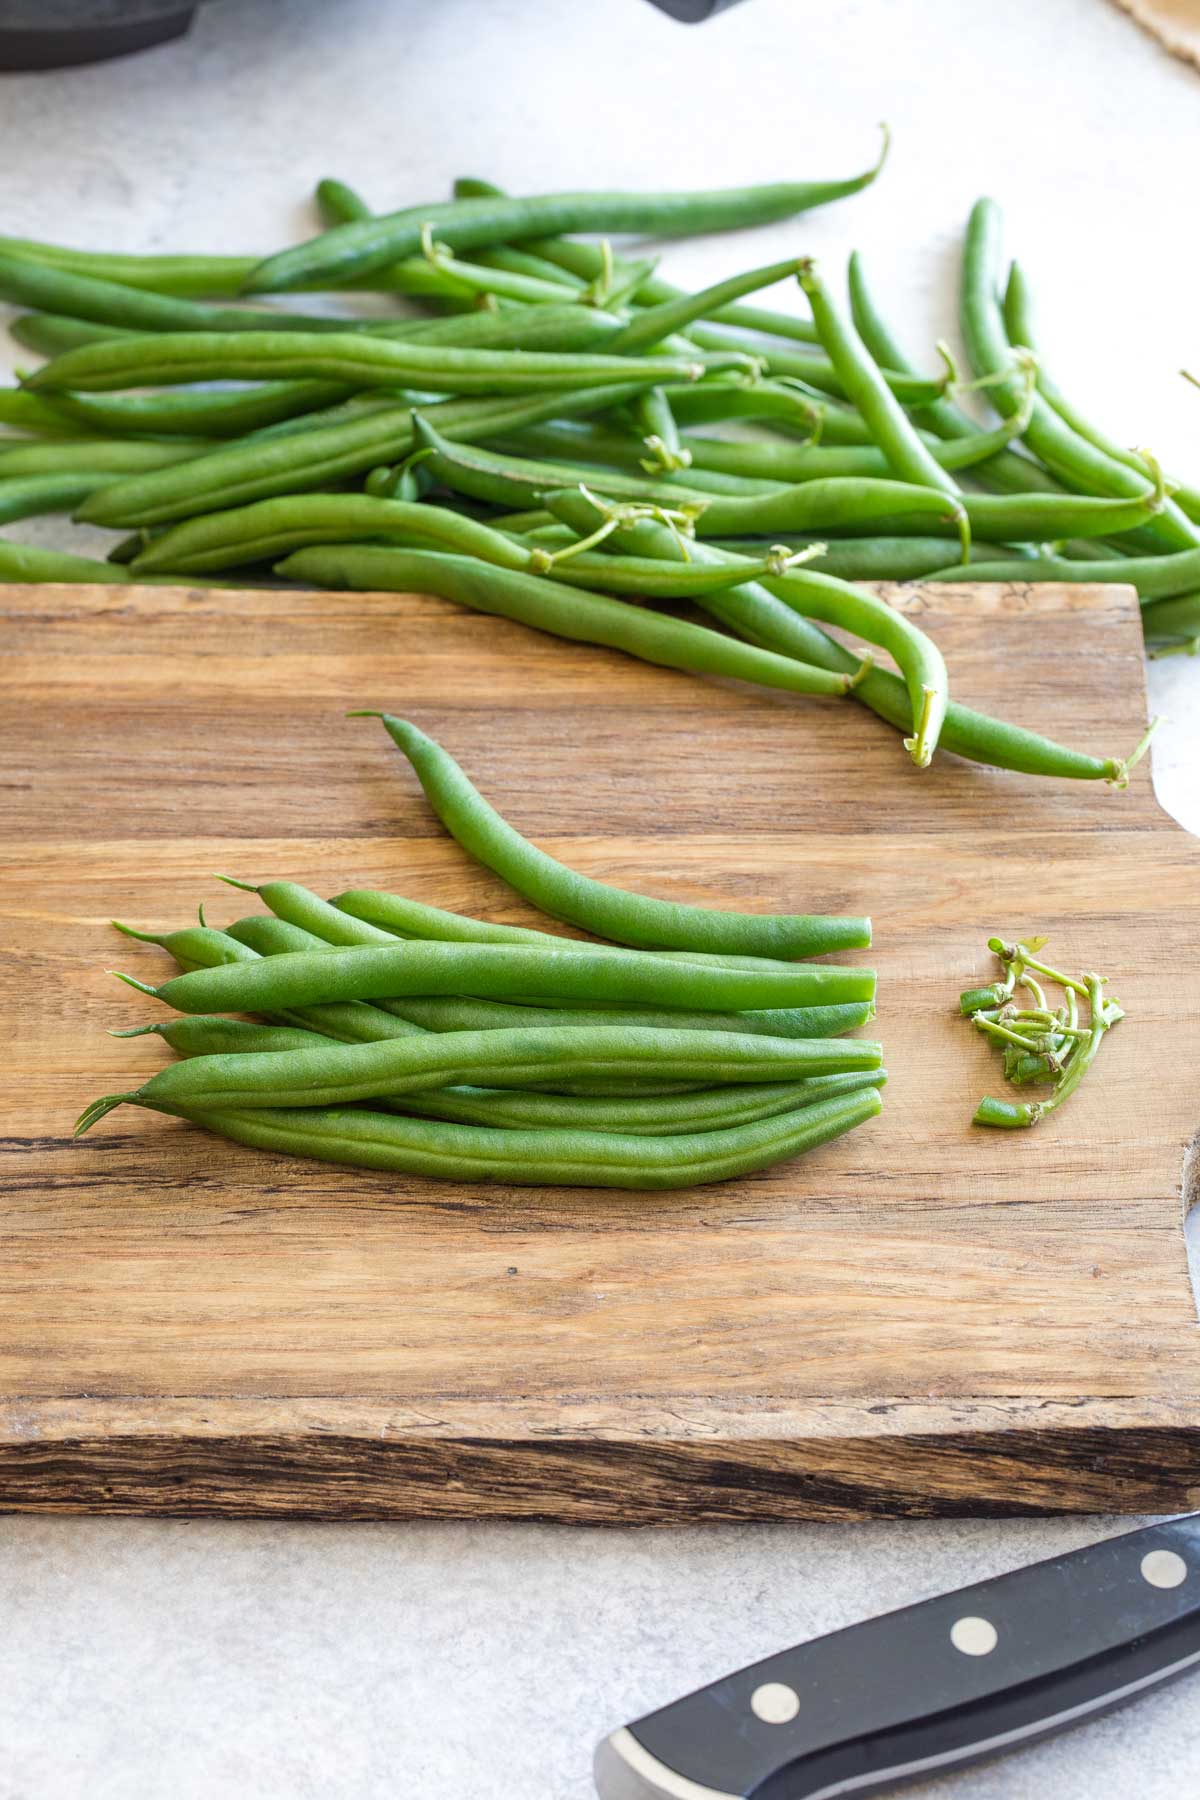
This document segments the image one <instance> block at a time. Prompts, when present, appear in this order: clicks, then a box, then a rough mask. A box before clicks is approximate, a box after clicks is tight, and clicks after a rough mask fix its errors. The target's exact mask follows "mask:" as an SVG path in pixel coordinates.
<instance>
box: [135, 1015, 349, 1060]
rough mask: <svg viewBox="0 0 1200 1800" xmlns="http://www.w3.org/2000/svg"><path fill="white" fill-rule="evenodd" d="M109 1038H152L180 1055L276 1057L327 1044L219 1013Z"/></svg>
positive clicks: (287, 1028) (308, 1034) (309, 1034)
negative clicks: (271, 1055) (254, 1055)
mask: <svg viewBox="0 0 1200 1800" xmlns="http://www.w3.org/2000/svg"><path fill="white" fill-rule="evenodd" d="M110 1035H111V1036H112V1037H119V1038H135V1037H148V1036H151V1035H154V1036H157V1037H160V1038H162V1040H163V1042H164V1043H165V1044H169V1045H170V1047H171V1049H172V1050H176V1051H178V1053H179V1055H180V1056H242V1055H246V1056H249V1055H253V1054H255V1053H258V1054H260V1055H270V1054H275V1055H278V1054H281V1053H282V1052H284V1051H286V1050H319V1049H320V1048H321V1047H322V1046H323V1045H324V1044H325V1043H326V1042H327V1041H328V1040H327V1039H326V1038H324V1037H322V1035H321V1033H320V1032H319V1031H304V1030H301V1029H300V1028H299V1027H297V1026H293V1025H255V1024H252V1023H250V1021H249V1020H245V1019H226V1018H222V1017H221V1016H220V1014H213V1015H212V1016H211V1017H205V1016H203V1015H201V1014H197V1015H195V1016H192V1017H189V1016H186V1015H185V1016H184V1017H182V1018H178V1019H162V1020H160V1021H158V1022H157V1023H156V1024H154V1025H135V1026H134V1027H133V1028H132V1030H129V1031H114V1032H112V1033H111V1034H110Z"/></svg>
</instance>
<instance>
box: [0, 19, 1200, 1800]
mask: <svg viewBox="0 0 1200 1800" xmlns="http://www.w3.org/2000/svg"><path fill="white" fill-rule="evenodd" d="M883 118H886V119H887V120H888V121H889V123H890V124H891V126H892V128H893V130H894V133H895V148H894V152H893V157H892V161H891V164H890V167H889V169H888V171H887V174H886V177H885V178H884V179H883V180H882V181H880V182H879V183H878V184H877V185H876V187H875V188H873V189H872V190H870V191H869V192H868V193H866V194H864V195H861V196H859V197H857V198H856V199H854V200H852V201H849V202H846V203H843V204H842V205H840V206H837V207H833V208H829V209H826V210H824V211H822V212H818V213H814V214H810V215H809V216H808V217H807V218H805V219H802V220H800V221H798V222H797V223H795V224H793V225H790V226H786V225H785V226H778V227H775V228H773V229H772V230H769V231H763V232H759V233H756V234H754V235H753V236H752V237H748V238H743V239H741V240H740V241H738V242H733V241H730V240H725V241H721V240H715V241H709V242H707V243H697V244H683V245H680V246H679V247H678V248H673V249H671V250H670V251H669V252H668V255H667V259H666V265H665V266H666V267H667V269H668V271H669V273H670V274H672V275H673V276H677V277H678V278H679V279H681V280H683V281H689V282H693V283H697V284H698V283H699V282H701V281H703V280H705V279H715V278H716V276H717V275H718V274H720V273H725V272H728V271H730V270H731V269H734V268H737V267H739V266H743V265H744V264H745V263H748V262H751V261H754V260H758V259H760V258H761V259H762V260H766V258H767V257H769V256H772V255H780V256H782V255H786V254H787V253H788V252H789V251H790V250H791V249H793V248H799V247H801V246H802V247H804V248H805V249H811V250H813V251H816V252H819V253H823V254H826V255H827V256H829V257H833V256H840V255H843V254H844V253H845V252H846V251H848V250H849V249H851V248H852V247H855V246H857V247H859V248H860V249H862V250H863V251H864V252H865V253H869V256H870V265H871V268H872V270H873V271H874V273H875V275H876V279H877V282H878V285H879V287H880V290H881V292H882V294H883V295H884V296H886V297H887V298H888V299H889V301H890V304H891V307H892V311H893V315H894V322H895V326H896V329H897V331H898V333H900V334H901V335H902V337H903V338H905V339H906V340H907V341H908V342H909V343H910V344H911V345H912V346H913V349H914V351H915V352H916V353H918V354H926V355H928V354H929V353H930V346H931V345H932V343H933V340H934V339H935V338H936V337H938V336H943V335H947V336H953V321H954V271H955V259H956V251H957V244H958V241H959V237H960V232H961V227H962V223H963V221H964V219H965V217H966V214H967V211H968V209H969V207H970V205H971V202H972V201H973V200H974V199H975V198H976V197H977V195H978V194H979V193H982V192H990V193H992V194H993V195H994V196H995V197H996V198H997V199H999V200H1001V202H1002V203H1003V204H1004V206H1005V208H1006V212H1007V215H1008V219H1009V224H1010V231H1011V236H1012V241H1013V244H1014V246H1015V247H1016V248H1017V249H1018V251H1019V254H1020V256H1021V259H1022V261H1023V263H1024V264H1025V266H1026V268H1027V270H1028V271H1029V272H1030V273H1031V275H1032V277H1033V279H1034V281H1035V282H1036V284H1037V291H1038V293H1039V296H1040V300H1041V309H1040V316H1041V319H1042V325H1041V329H1040V336H1041V339H1042V344H1043V347H1044V349H1045V350H1046V351H1047V352H1048V353H1049V356H1050V358H1051V360H1052V363H1053V367H1054V369H1055V373H1056V375H1057V378H1058V380H1059V384H1060V386H1062V387H1063V388H1065V389H1066V391H1067V392H1068V393H1071V394H1073V395H1075V396H1077V397H1078V399H1079V402H1080V403H1081V404H1082V405H1083V406H1084V407H1085V409H1087V410H1089V411H1091V412H1092V413H1093V414H1095V415H1096V416H1097V418H1098V420H1099V422H1101V423H1104V424H1105V425H1106V426H1107V428H1108V429H1109V430H1110V431H1111V432H1112V433H1113V435H1115V436H1117V437H1119V438H1121V439H1122V440H1123V441H1127V442H1130V443H1139V444H1149V445H1150V446H1151V447H1152V448H1153V449H1154V450H1156V451H1157V452H1158V453H1159V455H1160V456H1161V457H1162V459H1163V461H1164V462H1165V463H1166V464H1167V466H1168V467H1171V466H1173V465H1175V466H1178V467H1179V469H1180V471H1181V473H1182V474H1184V475H1185V476H1190V478H1191V479H1192V480H1193V481H1197V480H1200V429H1198V427H1200V393H1197V392H1196V390H1194V389H1190V388H1188V387H1187V386H1186V384H1184V383H1183V382H1181V381H1180V380H1179V378H1178V375H1177V373H1176V371H1177V370H1178V368H1179V366H1180V365H1181V363H1184V362H1188V361H1190V362H1191V364H1192V365H1193V366H1196V365H1197V364H1200V316H1198V314H1197V310H1196V292H1197V278H1198V276H1200V243H1198V240H1197V234H1196V231H1195V225H1194V216H1193V215H1194V208H1193V207H1192V206H1191V204H1190V202H1189V201H1188V199H1187V195H1188V192H1189V187H1188V183H1189V179H1190V176H1191V173H1192V171H1193V170H1194V169H1195V167H1196V166H1197V162H1198V160H1200V157H1198V152H1200V76H1197V75H1196V73H1195V72H1194V71H1193V70H1191V69H1189V68H1186V67H1185V66H1183V65H1182V64H1179V63H1176V62H1173V61H1172V60H1171V59H1170V58H1168V57H1167V56H1166V55H1165V54H1163V53H1162V52H1161V51H1160V50H1158V48H1157V47H1156V46H1155V45H1154V44H1153V43H1152V42H1151V41H1150V40H1149V39H1147V38H1146V37H1145V36H1143V35H1142V34H1141V33H1140V32H1139V31H1138V30H1137V28H1136V27H1135V26H1134V25H1132V24H1131V23H1130V21H1129V20H1128V19H1127V18H1125V17H1124V16H1123V15H1122V14H1121V13H1119V12H1118V11H1117V10H1116V9H1115V8H1113V7H1110V6H1109V5H1108V4H1107V3H1106V0H1008V4H1007V5H1005V6H1004V7H1002V8H997V7H991V6H983V5H979V4H973V3H972V0H966V4H964V0H922V4H921V5H920V6H915V5H911V4H898V3H897V0H842V3H841V4H840V5H836V6H829V5H818V4H817V3H816V0H748V4H746V5H745V6H742V7H738V8H736V9H735V10H734V11H733V12H732V13H730V14H728V15H727V16H723V17H722V18H720V19H718V20H716V21H714V22H712V23H711V24H709V25H707V26H704V27H701V28H696V29H688V28H686V27H683V26H679V25H676V24H673V23H672V22H671V21H670V20H668V19H666V18H665V17H664V16H663V15H661V14H659V13H657V12H655V11H653V10H652V9H651V8H650V7H649V6H647V5H645V4H644V0H572V4H569V5H563V4H561V3H559V4H556V3H555V0H438V3H437V4H433V5H430V4H426V5H420V4H418V3H417V0H392V3H390V4H386V5H384V4H379V3H378V0H377V3H375V4H372V3H371V0H338V3H337V4H322V3H320V0H214V3H212V4H210V5H208V6H206V7H204V8H203V11H202V14H201V16H200V19H199V21H198V23H197V26H196V28H195V30H194V32H193V34H192V36H191V37H190V38H189V39H187V40H185V41H183V42H181V43H178V44H176V45H172V46H167V47H165V48H163V49H161V50H157V51H153V52H149V53H147V54H145V55H143V56H140V57H134V58H130V59H128V60H126V61H124V62H120V63H111V64H107V65H103V66H100V67H97V68H94V69H90V70H81V71H73V72H66V73H61V74H55V75H43V76H24V77H13V76H7V77H0V167H3V168H4V170H5V173H6V177H7V178H6V180H5V182H4V190H5V191H4V199H3V207H2V212H3V218H2V219H0V225H2V227H3V229H4V230H5V231H7V232H11V233H18V234H25V235H37V236H44V237H51V238H56V239H59V240H61V241H64V242H78V243H81V244H91V245H96V246H98V247H105V248H128V249H158V250H165V249H185V248H195V249H205V248H222V249H227V250H234V249H244V250H259V249H263V250H265V249H267V248H272V247H275V246H276V245H277V244H278V243H279V242H281V241H282V240H283V239H284V238H286V237H287V236H289V235H298V234H301V233H307V232H308V231H309V230H310V229H311V228H312V215H311V212H310V209H309V205H308V199H307V197H308V195H309V193H310V192H311V189H312V187H313V185H314V183H315V182H316V180H317V179H318V178H319V177H320V176H322V175H326V174H333V175H340V176H342V177H344V178H345V179H347V180H350V181H352V182H354V183H355V184H356V185H358V186H360V187H361V188H362V189H363V190H364V192H365V193H366V194H367V196H368V198H369V199H371V200H372V201H373V202H375V203H377V204H379V205H380V206H381V207H386V206H389V205H401V204H406V203H408V202H412V201H416V200H418V199H422V198H425V197H434V196H439V195H442V194H443V193H445V191H446V189H447V187H448V185H449V183H450V181H451V179H452V178H453V177H454V176H455V175H456V174H460V173H467V172H472V173H477V174H485V175H489V176H492V177H494V178H496V179H498V180H500V181H502V182H503V183H505V184H506V185H509V186H511V187H513V188H515V189H522V188H523V189H526V190H528V191H538V190H541V189H547V188H555V187H571V186H587V185H612V186H621V185H627V186H638V185H642V186H702V185H709V184H711V185H716V184H721V183H733V182H737V181H743V180H771V179H778V178H780V177H782V176H785V175H788V174H799V175H824V174H835V173H836V174H841V173H846V172H848V171H850V170H852V169H855V168H858V167H861V166H862V165H863V164H864V163H865V162H867V161H869V160H870V159H871V157H872V156H873V155H874V151H875V145H876V141H877V140H876V131H875V126H876V122H877V121H878V120H880V119H883ZM13 535H14V536H27V537H30V538H36V539H38V540H39V541H42V542H65V541H67V539H66V536H65V535H64V527H62V526H61V525H59V524H46V523H39V524H38V525H36V526H32V527H28V528H27V527H24V526H22V527H18V528H14V529H13ZM71 541H77V540H76V539H75V538H74V536H73V534H72V539H71ZM1150 686H1151V706H1152V710H1155V711H1160V712H1165V713H1167V714H1169V715H1170V721H1171V722H1170V723H1169V724H1168V725H1167V726H1166V727H1164V729H1163V731H1162V733H1161V735H1160V738H1159V740H1158V744H1157V747H1156V751H1155V758H1154V771H1155V781H1156V786H1157V788H1158V792H1159V797H1160V799H1161V800H1162V802H1163V804H1164V805H1165V806H1166V807H1167V809H1168V810H1169V811H1171V812H1172V813H1174V815H1175V816H1176V817H1177V818H1178V819H1179V820H1180V821H1181V822H1183V823H1185V824H1187V825H1188V826H1189V827H1190V828H1191V829H1192V830H1194V831H1196V832H1198V833H1200V661H1191V660H1189V659H1186V658H1174V659H1171V660H1170V661H1167V662H1164V663H1160V664H1158V665H1157V666H1155V667H1154V668H1153V669H1152V670H1151V677H1150ZM1138 1522H1139V1521H1113V1520H1088V1519H1081V1520H1071V1521H1062V1520H1060V1521H1046V1522H1030V1521H1004V1522H994V1521H992V1522H989V1521H982V1520H981V1521H970V1522H957V1523H951V1524H896V1523H880V1524H871V1525H865V1526H843V1527H830V1526H809V1527H805V1526H780V1527H737V1528H735V1527H727V1528H721V1529H716V1528H714V1529H709V1530H695V1529H692V1530H687V1531H682V1532H679V1533H669V1532H632V1531H628V1532H626V1531H610V1532H597V1531H591V1530H578V1529H568V1528H558V1527H538V1526H520V1527H516V1526H512V1527H509V1526H497V1525H490V1526H483V1525H480V1526H462V1525H434V1524H428V1525H408V1526H403V1525H401V1526H390V1525H389V1526H385V1525H369V1526H364V1525H353V1526H345V1527H334V1526H315V1525H302V1524H273V1525H269V1524H247V1525H231V1524H216V1523H207V1522H195V1523H174V1522H171V1523H160V1522H153V1521H148V1520H73V1519H60V1520H51V1519H33V1518H30V1519H16V1518H8V1519H0V1750H2V1754H0V1800H84V1797H85V1796H86V1800H108V1797H109V1796H113V1797H114V1800H115V1797H116V1796H118V1795H119V1796H120V1800H160V1796H164V1795H171V1796H172V1797H173V1800H210V1797H211V1796H212V1795H214V1794H228V1795H231V1796H236V1800H295V1797H298V1796H313V1797H314V1800H315V1797H319V1800H342V1797H343V1796H345V1797H346V1800H351V1797H353V1800H375V1797H376V1796H378V1797H380V1800H382V1797H383V1796H385V1795H391V1794H393V1793H402V1794H404V1795H405V1796H407V1797H408V1800H441V1797H442V1796H448V1795H463V1796H470V1800H586V1796H588V1795H589V1794H590V1793H591V1791H592V1790H591V1785H590V1778H589V1774H588V1769H589V1763H590V1754H591V1747H592V1744H593V1743H594V1741H595V1739H596V1738H597V1737H598V1736H600V1735H601V1734H602V1733H603V1732H604V1731H606V1730H608V1729H611V1728H612V1727H613V1726H615V1725H617V1724H620V1723H623V1722H624V1721H625V1720H627V1719H629V1718H632V1717H634V1716H636V1715H637V1714H638V1713H640V1712H643V1711H645V1710H646V1709H647V1708H649V1707H651V1706H654V1705H658V1704H662V1703H663V1702H665V1701H666V1700H668V1699H671V1698H672V1697H674V1696H676V1695H677V1694H679V1693H681V1692H683V1691H684V1690H685V1689H686V1688H687V1687H689V1686H693V1685H695V1684H696V1683H698V1682H701V1681H706V1680H710V1679H712V1678H713V1677H714V1676H716V1675H717V1674H719V1673H721V1672H722V1671H724V1670H726V1669H728V1668H731V1667H733V1666H736V1665H737V1664H739V1663H742V1662H745V1661H748V1660H750V1659H752V1658H754V1657H756V1656H760V1655H764V1654H766V1653H768V1652H769V1651H771V1650H774V1649H778V1648H780V1647H782V1646H783V1645H784V1644H785V1643H789V1642H793V1641H796V1640H797V1639H799V1638H803V1637H806V1636H809V1635H812V1634H814V1633H817V1632H821V1631H825V1630H829V1629H831V1628H833V1627H835V1626H838V1625H842V1624H845V1623H848V1622H850V1621H851V1620H853V1619H855V1618H858V1617H861V1616H863V1615H864V1614H866V1613H869V1612H872V1611H879V1610H882V1609H884V1608H887V1607H892V1606H897V1605H902V1604H904V1603H905V1602H907V1601H910V1600H914V1599H917V1598H921V1597H924V1596H926V1595H929V1594H931V1593H935V1592H937V1591H939V1590H941V1589H944V1588H946V1587H950V1586H955V1585H958V1584H960V1583H963V1582H967V1581H972V1580H975V1579H978V1578H980V1577H982V1576H984V1575H987V1574H991V1573H995V1572H998V1571H1000V1570H1001V1569H1004V1568H1009V1567H1013V1566H1015V1565H1017V1564H1019V1563H1021V1562H1024V1561H1029V1560H1032V1559H1034V1558H1036V1557H1038V1556H1045V1555H1050V1554H1053V1553H1054V1552H1055V1551H1058V1550H1060V1549H1067V1548H1072V1547H1074V1546H1076V1545H1078V1544H1081V1543H1084V1542H1087V1541H1088V1540H1090V1539H1091V1538H1093V1537H1096V1536H1099V1535H1101V1534H1102V1533H1103V1532H1104V1531H1106V1530H1110V1529H1119V1528H1122V1527H1124V1526H1125V1525H1131V1524H1134V1523H1138ZM1198 1721H1200V1685H1198V1684H1197V1683H1196V1681H1195V1680H1193V1682H1192V1684H1191V1685H1190V1686H1189V1685H1188V1684H1187V1683H1186V1682H1185V1683H1183V1684H1181V1685H1179V1686H1178V1687H1176V1688H1174V1689H1171V1690H1168V1691H1165V1692H1163V1693H1161V1694H1157V1695H1154V1696H1152V1697H1150V1698H1149V1699H1146V1700H1144V1701H1142V1702H1141V1703H1140V1704H1139V1705H1138V1706H1136V1707H1134V1708H1132V1709H1130V1710H1129V1711H1127V1712H1125V1713H1123V1714H1117V1715H1114V1716H1112V1717H1111V1718H1109V1719H1107V1720H1104V1721H1100V1722H1098V1723H1095V1724H1093V1725H1090V1726H1088V1727H1087V1728H1086V1729H1084V1730H1081V1731H1078V1732H1075V1733H1074V1734H1072V1735H1070V1736H1068V1737H1065V1738H1062V1739H1060V1740H1057V1741H1055V1742H1052V1743H1049V1744H1046V1745H1044V1746H1042V1747H1040V1748H1037V1749H1032V1750H1027V1751H1024V1752H1023V1753H1021V1754H1020V1755H1017V1756H1013V1757H1010V1758H1008V1759H1007V1760H1005V1761H1002V1762H999V1763H996V1764H993V1765H992V1766H990V1767H989V1768H986V1769H982V1770H977V1771H972V1772H971V1773H969V1774H965V1775H962V1776H960V1777H958V1778H957V1779H952V1778H946V1779H945V1780H943V1781H941V1782H937V1783H934V1784H931V1785H929V1786H922V1787H920V1788H916V1789H910V1790H907V1791H909V1792H911V1793H913V1794H914V1795H915V1796H918V1797H919V1796H922V1795H929V1796H931V1797H932V1796H933V1795H935V1794H937V1795H942V1794H945V1795H946V1796H947V1797H949V1796H950V1795H951V1794H959V1793H961V1794H963V1795H967V1794H970V1795H971V1796H972V1797H973V1800H1024V1797H1025V1796H1029V1797H1030V1800H1032V1797H1033V1796H1035V1795H1036V1796H1037V1797H1038V1800H1042V1797H1043V1796H1053V1800H1093V1797H1094V1795H1095V1794H1097V1793H1103V1794H1111V1795H1114V1796H1125V1795H1129V1796H1133V1795H1135V1794H1136V1795H1137V1796H1138V1797H1139V1800H1178V1797H1179V1796H1182V1795H1184V1794H1187V1793H1189V1792H1191V1791H1192V1790H1193V1788H1194V1787H1195V1786H1196V1783H1197V1778H1198V1777H1200V1727H1198Z"/></svg>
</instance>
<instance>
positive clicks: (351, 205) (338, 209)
mask: <svg viewBox="0 0 1200 1800" xmlns="http://www.w3.org/2000/svg"><path fill="white" fill-rule="evenodd" d="M315 198H316V202H317V211H318V212H319V213H320V215H321V223H322V224H323V225H345V224H348V223H349V221H350V220H352V219H369V218H370V217H371V212H372V209H371V207H370V206H368V204H367V202H366V201H365V200H364V199H363V197H362V195H361V194H360V193H359V191H358V189H357V188H352V187H351V186H350V185H349V183H348V182H345V181H335V180H334V179H333V178H332V176H328V175H327V176H325V177H324V179H323V180H321V181H318V183H317V186H316V192H315Z"/></svg>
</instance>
